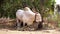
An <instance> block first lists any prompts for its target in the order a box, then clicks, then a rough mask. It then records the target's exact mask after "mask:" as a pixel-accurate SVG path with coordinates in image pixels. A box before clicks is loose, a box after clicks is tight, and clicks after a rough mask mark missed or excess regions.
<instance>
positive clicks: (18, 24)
mask: <svg viewBox="0 0 60 34" xmlns="http://www.w3.org/2000/svg"><path fill="white" fill-rule="evenodd" d="M19 29H20V21H19V19H17V30H19Z"/></svg>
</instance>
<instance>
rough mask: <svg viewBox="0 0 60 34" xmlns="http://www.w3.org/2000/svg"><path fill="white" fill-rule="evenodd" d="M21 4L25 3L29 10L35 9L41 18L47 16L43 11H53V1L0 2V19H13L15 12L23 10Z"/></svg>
mask: <svg viewBox="0 0 60 34" xmlns="http://www.w3.org/2000/svg"><path fill="white" fill-rule="evenodd" d="M23 2H26V3H27V4H28V6H29V7H30V8H35V9H36V11H38V12H40V13H41V15H43V16H44V15H47V14H46V11H45V10H47V8H49V9H53V8H52V5H54V0H0V5H1V6H0V17H8V16H9V17H11V18H15V13H16V11H17V10H18V9H22V8H23V5H22V4H23ZM43 9H44V10H43ZM47 12H48V11H47Z"/></svg>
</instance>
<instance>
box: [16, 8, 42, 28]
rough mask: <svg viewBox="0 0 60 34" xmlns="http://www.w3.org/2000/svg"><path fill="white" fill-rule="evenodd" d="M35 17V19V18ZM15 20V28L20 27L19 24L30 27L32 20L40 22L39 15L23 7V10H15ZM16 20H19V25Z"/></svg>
mask: <svg viewBox="0 0 60 34" xmlns="http://www.w3.org/2000/svg"><path fill="white" fill-rule="evenodd" d="M35 15H36V18H35ZM16 18H17V26H18V27H19V26H20V23H21V22H23V25H24V26H25V24H27V25H32V24H33V22H34V20H35V19H36V20H35V21H36V22H41V21H42V19H41V15H40V14H39V13H37V14H36V13H34V12H32V11H31V10H30V8H29V7H25V8H24V10H21V9H19V10H17V12H16ZM18 20H20V23H19V22H18Z"/></svg>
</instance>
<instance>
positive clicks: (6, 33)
mask: <svg viewBox="0 0 60 34" xmlns="http://www.w3.org/2000/svg"><path fill="white" fill-rule="evenodd" d="M0 34H60V32H59V31H56V30H41V31H16V30H7V29H1V30H0Z"/></svg>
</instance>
